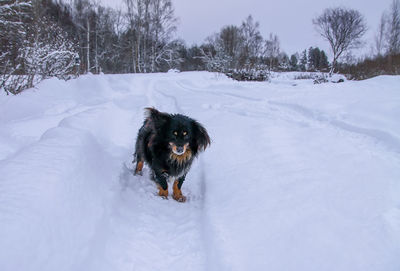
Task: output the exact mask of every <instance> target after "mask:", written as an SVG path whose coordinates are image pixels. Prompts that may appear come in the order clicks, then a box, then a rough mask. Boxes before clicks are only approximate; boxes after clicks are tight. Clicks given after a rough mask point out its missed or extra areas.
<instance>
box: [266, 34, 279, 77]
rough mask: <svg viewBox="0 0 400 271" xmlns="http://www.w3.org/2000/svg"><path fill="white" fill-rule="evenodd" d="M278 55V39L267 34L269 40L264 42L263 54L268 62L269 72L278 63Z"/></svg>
mask: <svg viewBox="0 0 400 271" xmlns="http://www.w3.org/2000/svg"><path fill="white" fill-rule="evenodd" d="M279 53H280V45H279V39H278V36H277V35H274V34H272V33H270V34H269V39H268V40H266V41H265V46H264V54H265V56H266V57H267V59H268V60H269V61H268V62H269V70H270V71H271V70H272V68H273V66H274V65H275V64H277V62H278V56H279Z"/></svg>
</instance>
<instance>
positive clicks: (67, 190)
mask: <svg viewBox="0 0 400 271" xmlns="http://www.w3.org/2000/svg"><path fill="white" fill-rule="evenodd" d="M399 86H400V77H398V76H397V77H390V76H381V77H377V78H374V79H370V80H366V81H362V82H345V83H341V84H334V83H328V84H321V85H313V84H312V81H311V80H303V81H295V80H293V79H292V78H291V76H287V75H282V76H278V77H276V78H274V79H273V80H272V81H271V82H270V83H243V82H242V83H240V82H234V81H232V80H229V79H227V78H225V77H223V76H220V75H216V74H212V73H205V72H192V73H168V74H146V75H100V76H95V75H87V76H82V77H80V78H79V79H76V80H71V81H68V82H64V81H59V80H56V79H52V80H46V81H44V82H42V83H41V84H39V85H38V86H37V88H36V89H31V90H28V91H25V92H24V93H22V94H21V95H18V96H6V95H4V94H1V96H0V270H1V271H16V270H24V271H25V270H29V271H30V270H37V271H47V270H48V271H54V270H57V271H62V270H68V271H76V270H78V271H79V270H82V271H83V270H85V271H88V270H96V271H101V270H104V271H109V270H114V271H119V270H194V271H197V270H274V271H280V270H282V271H291V270H293V271H302V270H304V271H310V270H316V271H322V270H323V271H327V270H335V271H338V270H343V271H345V270H346V271H358V270H359V271H369V270H374V271H380V270H384V271H390V270H393V271H398V270H400V257H399V255H400V122H399V116H400V88H399ZM146 106H155V107H156V108H157V109H159V110H162V111H167V112H178V113H184V114H187V115H189V116H191V117H193V118H195V119H197V120H198V121H200V122H201V123H202V124H204V126H205V127H206V128H207V129H208V131H209V134H210V136H211V137H212V140H213V142H212V145H211V147H210V148H209V149H207V150H206V152H205V153H204V154H201V155H200V157H199V159H197V160H196V162H195V164H194V165H193V168H192V170H191V171H190V172H189V174H188V177H187V181H186V182H185V184H184V185H183V192H184V194H185V195H187V196H188V201H187V202H186V203H183V204H182V203H178V202H176V201H174V200H172V199H170V200H163V199H161V198H159V197H158V196H156V193H157V189H156V186H155V185H154V183H152V182H151V181H149V172H148V169H146V168H145V174H144V176H141V177H136V176H133V175H132V164H131V160H132V153H133V146H134V141H135V137H136V133H137V130H138V128H139V127H140V126H141V124H142V121H143V108H144V107H146Z"/></svg>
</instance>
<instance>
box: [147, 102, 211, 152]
mask: <svg viewBox="0 0 400 271" xmlns="http://www.w3.org/2000/svg"><path fill="white" fill-rule="evenodd" d="M147 112H148V119H149V121H150V123H151V125H152V126H153V129H154V131H155V133H156V134H157V136H159V137H160V139H159V140H162V141H164V142H165V141H166V143H167V144H168V146H169V148H170V150H171V153H172V154H173V155H175V156H185V157H186V156H187V157H191V156H192V155H196V154H197V153H198V152H199V151H201V150H204V149H205V148H206V147H207V146H208V145H210V137H209V136H208V133H207V130H206V129H205V128H204V127H203V126H202V125H201V124H200V123H198V122H197V121H195V120H193V119H191V118H189V117H187V116H184V115H180V114H173V115H171V114H167V113H162V112H159V111H158V110H156V109H154V108H147Z"/></svg>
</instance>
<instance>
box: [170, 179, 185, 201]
mask: <svg viewBox="0 0 400 271" xmlns="http://www.w3.org/2000/svg"><path fill="white" fill-rule="evenodd" d="M185 178H186V176H185V175H183V176H182V177H180V178H178V179H177V180H175V182H174V186H173V194H172V197H173V198H174V200H176V201H179V202H185V201H186V197H185V196H184V195H183V194H182V191H181V187H182V184H183V182H184V181H185Z"/></svg>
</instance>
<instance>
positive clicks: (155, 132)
mask: <svg viewBox="0 0 400 271" xmlns="http://www.w3.org/2000/svg"><path fill="white" fill-rule="evenodd" d="M184 132H186V133H187V135H185V136H184ZM174 133H176V134H177V135H175V134H174ZM171 143H173V144H175V145H176V146H183V145H185V144H188V150H187V151H190V152H191V156H190V159H187V160H185V161H184V162H179V161H178V160H175V159H171V155H172V149H171ZM209 145H210V137H209V135H208V133H207V130H206V129H205V128H204V127H203V126H202V125H201V124H200V123H198V122H197V121H195V120H194V119H191V118H189V117H187V116H184V115H181V114H168V113H163V112H159V111H158V110H156V109H154V108H146V118H145V121H144V123H143V126H142V127H141V128H140V129H139V132H138V136H137V140H136V148H135V155H134V156H135V160H136V163H140V162H145V163H146V164H147V165H148V166H149V167H150V168H151V170H152V179H153V180H154V181H155V182H156V183H158V184H159V185H160V186H161V187H162V188H163V189H168V183H167V181H168V179H169V178H170V177H173V178H176V179H178V181H179V182H178V188H179V189H180V188H181V186H182V183H183V181H184V180H185V177H186V174H187V172H188V171H189V169H190V166H191V164H192V162H193V160H194V158H195V157H196V156H197V155H198V154H199V152H200V151H204V150H205V149H206V148H207V146H209ZM135 173H136V174H138V173H141V172H138V166H136V172H135Z"/></svg>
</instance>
